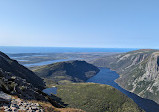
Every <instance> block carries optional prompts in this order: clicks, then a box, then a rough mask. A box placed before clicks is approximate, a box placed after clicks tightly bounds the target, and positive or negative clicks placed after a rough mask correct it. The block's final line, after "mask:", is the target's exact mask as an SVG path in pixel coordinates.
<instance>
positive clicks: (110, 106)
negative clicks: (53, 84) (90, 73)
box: [57, 83, 142, 112]
mask: <svg viewBox="0 0 159 112" xmlns="http://www.w3.org/2000/svg"><path fill="white" fill-rule="evenodd" d="M57 96H58V97H60V98H62V101H63V102H64V103H66V104H69V105H68V107H71V108H78V109H82V110H85V111H87V112H141V111H142V110H140V109H139V108H138V106H137V105H136V104H135V103H134V102H133V101H132V100H131V99H129V98H128V97H127V96H125V95H124V94H123V93H121V92H120V91H118V90H116V89H115V88H113V87H111V86H108V85H102V84H94V83H76V84H75V83H73V84H68V85H60V86H58V91H57Z"/></svg>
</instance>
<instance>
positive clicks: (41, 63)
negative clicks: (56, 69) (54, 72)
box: [23, 59, 72, 67]
mask: <svg viewBox="0 0 159 112" xmlns="http://www.w3.org/2000/svg"><path fill="white" fill-rule="evenodd" d="M70 60H72V59H58V60H51V61H42V62H39V63H31V64H23V65H24V66H26V67H34V66H42V65H48V64H53V63H57V62H62V61H70Z"/></svg>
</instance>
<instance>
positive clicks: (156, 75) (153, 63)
mask: <svg viewBox="0 0 159 112" xmlns="http://www.w3.org/2000/svg"><path fill="white" fill-rule="evenodd" d="M94 64H95V65H97V66H103V67H108V68H111V69H113V70H115V71H116V72H117V73H119V74H120V78H119V79H117V80H116V82H117V83H118V84H119V85H120V86H122V87H123V88H125V89H127V90H129V91H131V92H133V93H136V94H137V95H139V96H141V97H144V98H147V99H152V100H154V101H156V102H157V103H159V51H158V50H152V49H142V50H137V51H132V52H128V53H124V54H118V55H114V56H108V57H103V58H101V59H98V60H96V61H94Z"/></svg>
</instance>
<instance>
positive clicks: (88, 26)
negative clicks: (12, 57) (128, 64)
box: [0, 0, 159, 48]
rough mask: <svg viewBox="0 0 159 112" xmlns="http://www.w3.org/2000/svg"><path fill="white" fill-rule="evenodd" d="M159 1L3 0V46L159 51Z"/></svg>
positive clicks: (0, 17) (0, 6) (0, 30)
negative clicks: (151, 49) (154, 49)
mask: <svg viewBox="0 0 159 112" xmlns="http://www.w3.org/2000/svg"><path fill="white" fill-rule="evenodd" d="M158 6H159V0H0V46H53V47H101V48H159V7H158Z"/></svg>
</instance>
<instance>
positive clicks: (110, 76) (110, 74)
mask: <svg viewBox="0 0 159 112" xmlns="http://www.w3.org/2000/svg"><path fill="white" fill-rule="evenodd" d="M118 77H119V75H118V74H117V73H116V72H114V71H111V70H110V69H108V68H100V72H99V73H98V74H97V75H95V76H93V77H92V78H90V79H88V80H87V82H93V83H100V84H107V85H110V86H113V87H114V88H116V89H118V90H119V91H121V92H122V93H124V94H125V95H127V96H128V97H129V98H131V99H132V100H134V102H136V104H138V106H139V107H141V108H142V109H144V110H145V111H146V112H159V105H158V104H157V103H155V102H154V101H152V100H148V99H144V98H141V97H139V96H137V95H135V94H133V93H131V92H129V91H126V90H125V89H123V88H121V87H120V86H119V85H118V84H117V83H116V82H114V81H115V80H116V79H117V78H118Z"/></svg>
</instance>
